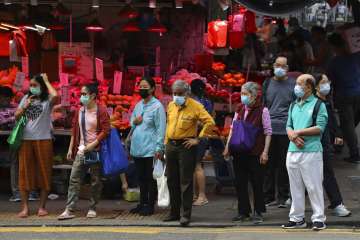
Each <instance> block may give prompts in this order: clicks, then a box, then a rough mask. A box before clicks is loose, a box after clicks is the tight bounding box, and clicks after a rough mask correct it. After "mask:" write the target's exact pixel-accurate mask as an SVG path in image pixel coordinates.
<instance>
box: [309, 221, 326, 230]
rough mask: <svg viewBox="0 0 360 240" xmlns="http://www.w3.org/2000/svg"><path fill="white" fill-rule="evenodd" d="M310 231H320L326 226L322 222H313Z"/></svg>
mask: <svg viewBox="0 0 360 240" xmlns="http://www.w3.org/2000/svg"><path fill="white" fill-rule="evenodd" d="M312 229H313V230H314V231H320V230H324V229H326V225H325V223H323V222H314V223H313V227H312Z"/></svg>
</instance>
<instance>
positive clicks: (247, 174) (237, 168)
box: [234, 154, 266, 215]
mask: <svg viewBox="0 0 360 240" xmlns="http://www.w3.org/2000/svg"><path fill="white" fill-rule="evenodd" d="M234 172H235V186H236V192H237V198H238V212H239V214H240V215H250V214H251V212H252V210H251V205H250V199H249V191H248V184H249V181H250V183H251V185H252V188H253V193H254V210H255V211H256V212H257V213H263V212H265V211H266V208H265V202H264V194H263V179H264V176H263V166H261V165H260V159H259V156H251V155H246V154H240V155H237V156H234Z"/></svg>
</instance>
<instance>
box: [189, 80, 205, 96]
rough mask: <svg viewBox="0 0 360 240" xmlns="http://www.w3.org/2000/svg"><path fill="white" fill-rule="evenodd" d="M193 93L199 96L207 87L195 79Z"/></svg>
mask: <svg viewBox="0 0 360 240" xmlns="http://www.w3.org/2000/svg"><path fill="white" fill-rule="evenodd" d="M190 87H191V93H193V94H195V95H198V94H199V93H200V92H201V91H203V90H204V89H205V87H206V84H205V83H204V81H203V80H201V79H194V80H193V81H192V82H191V84H190Z"/></svg>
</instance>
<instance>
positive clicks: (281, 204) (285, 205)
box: [278, 201, 288, 208]
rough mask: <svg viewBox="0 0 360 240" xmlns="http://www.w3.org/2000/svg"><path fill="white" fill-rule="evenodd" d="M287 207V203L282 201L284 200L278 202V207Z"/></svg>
mask: <svg viewBox="0 0 360 240" xmlns="http://www.w3.org/2000/svg"><path fill="white" fill-rule="evenodd" d="M287 207H288V205H287V204H286V202H284V201H280V202H279V205H278V208H287Z"/></svg>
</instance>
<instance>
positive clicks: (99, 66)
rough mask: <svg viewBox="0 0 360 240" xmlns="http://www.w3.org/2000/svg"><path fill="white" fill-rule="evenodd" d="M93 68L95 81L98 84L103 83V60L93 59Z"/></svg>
mask: <svg viewBox="0 0 360 240" xmlns="http://www.w3.org/2000/svg"><path fill="white" fill-rule="evenodd" d="M95 68H96V79H97V80H98V81H99V82H102V81H104V64H103V60H101V59H100V58H95Z"/></svg>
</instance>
